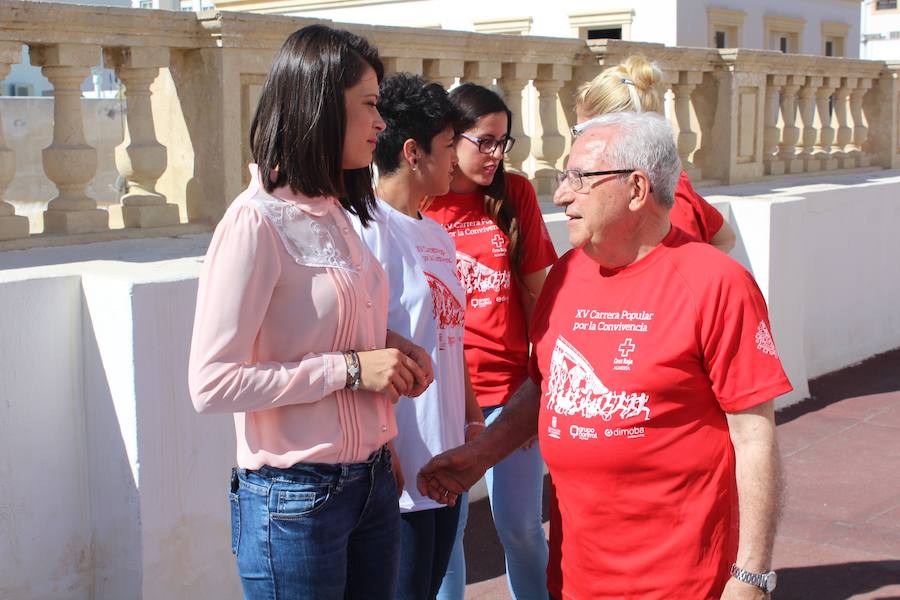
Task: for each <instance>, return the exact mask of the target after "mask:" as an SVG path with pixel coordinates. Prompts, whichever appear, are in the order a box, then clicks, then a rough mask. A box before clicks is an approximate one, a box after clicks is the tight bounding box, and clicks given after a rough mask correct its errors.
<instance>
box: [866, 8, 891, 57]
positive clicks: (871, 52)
mask: <svg viewBox="0 0 900 600" xmlns="http://www.w3.org/2000/svg"><path fill="white" fill-rule="evenodd" d="M860 12H861V15H860V24H861V27H860V29H861V30H862V32H863V34H862V40H861V49H860V58H867V59H872V60H900V7H898V2H897V0H864V1H863V3H862V8H861V11H860Z"/></svg>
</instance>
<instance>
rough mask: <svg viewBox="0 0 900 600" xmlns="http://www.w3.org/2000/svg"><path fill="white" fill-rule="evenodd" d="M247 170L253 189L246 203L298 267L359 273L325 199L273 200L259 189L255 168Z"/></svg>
mask: <svg viewBox="0 0 900 600" xmlns="http://www.w3.org/2000/svg"><path fill="white" fill-rule="evenodd" d="M250 167H251V168H250V170H251V178H252V181H251V184H250V186H251V188H254V187H255V188H256V189H255V190H253V191H254V194H253V196H251V198H250V199H249V200H248V202H249V203H250V204H251V205H252V206H254V207H256V209H257V210H259V211H260V213H262V215H263V216H264V217H265V218H266V220H268V221H269V223H271V224H272V227H273V228H274V229H275V231H276V232H277V233H278V237H279V238H280V239H281V242H282V244H284V248H285V250H286V251H287V253H288V254H290V255H291V257H292V258H293V259H294V261H295V262H296V263H297V264H298V265H304V266H308V267H326V268H328V267H330V268H336V269H346V270H350V271H358V270H360V268H361V266H362V265H360V264H358V262H357V264H354V261H353V257H354V254H355V253H354V252H353V251H352V248H351V247H350V244H348V240H347V239H346V238H345V237H344V236H343V235H342V234H341V232H340V230H339V229H338V224H337V223H336V218H335V215H334V213H333V211H329V204H328V203H329V202H330V200H329V199H325V198H322V199H318V200H319V201H317V202H316V201H314V202H309V199H305V198H297V201H287V200H281V199H279V198H276V197H274V196H272V195H270V194H268V193H266V191H265V189H263V187H262V186H261V185H260V182H259V170H258V169H257V168H256V165H251V166H250ZM341 216H342V215H341ZM346 227H349V225H348V226H345V228H346Z"/></svg>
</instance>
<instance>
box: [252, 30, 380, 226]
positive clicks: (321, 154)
mask: <svg viewBox="0 0 900 600" xmlns="http://www.w3.org/2000/svg"><path fill="white" fill-rule="evenodd" d="M369 67H371V68H372V69H373V70H374V71H375V74H376V76H377V77H378V81H379V83H380V82H381V79H382V77H383V76H384V66H383V65H382V63H381V59H380V58H379V57H378V50H376V49H375V48H374V47H373V46H371V45H370V44H369V42H367V41H366V40H365V38H362V37H360V36H358V35H354V34H352V33H350V32H349V31H343V30H340V29H332V28H330V27H325V26H324V25H309V26H307V27H304V28H302V29H298V30H297V31H295V32H294V33H292V34H291V35H290V36H289V37H288V39H287V40H285V42H284V44H283V45H282V46H281V50H279V51H278V55H277V56H276V57H275V62H274V63H272V68H271V69H270V70H269V74H268V76H267V77H266V83H265V84H264V85H263V89H262V95H261V96H260V98H259V105H258V106H257V108H256V114H255V115H254V117H253V124H252V125H251V127H250V147H251V149H252V151H253V158H254V160H255V161H256V163H257V164H258V165H259V169H260V177H261V178H262V184H263V185H264V186H265V188H266V191H268V192H271V191H272V190H274V189H275V188H278V187H281V186H284V185H288V186H290V187H291V189H292V190H294V191H295V192H298V193H301V194H303V195H305V196H309V197H316V196H335V197H337V198H338V200H339V201H340V203H341V206H343V207H344V208H345V209H346V210H347V211H349V212H351V213H354V214H356V215H358V216H359V219H360V221H362V223H363V225H365V224H367V223H368V222H369V220H371V218H372V217H371V211H372V210H373V209H374V206H375V194H374V192H373V191H372V169H371V167H364V168H362V169H347V170H345V169H344V168H343V167H342V157H343V153H344V131H345V129H346V126H347V115H346V109H345V105H344V90H345V89H347V88H348V87H351V86H353V85H354V84H356V83H358V82H359V81H360V79H362V76H363V74H364V73H365V72H366V70H367V69H368V68H369Z"/></svg>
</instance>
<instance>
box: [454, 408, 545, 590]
mask: <svg viewBox="0 0 900 600" xmlns="http://www.w3.org/2000/svg"><path fill="white" fill-rule="evenodd" d="M502 410H503V407H502V406H495V407H492V408H485V409H483V412H484V419H485V423H487V424H488V425H490V424H491V423H493V422H494V421H495V420H496V419H497V417H499V416H500V413H501V412H502ZM485 480H486V483H487V490H488V497H489V498H490V502H491V514H492V515H493V516H494V526H495V527H496V528H497V535H498V537H499V538H500V542H501V543H502V544H503V550H504V553H505V555H506V578H507V584H508V585H509V593H510V595H511V596H512V598H513V600H532V599H535V600H537V599H540V600H546V599H547V597H548V593H547V538H546V537H545V536H544V529H543V527H542V526H541V493H542V490H543V480H544V462H543V460H541V453H540V448H539V447H538V445H537V443H535V444H534V445H533V446H532V447H531V448H529V449H528V450H516V451H515V452H513V453H512V454H510V455H509V456H507V457H506V458H504V459H503V460H502V461H500V462H499V463H497V464H496V465H494V467H493V468H491V469H488V470H487V473H485ZM459 501H460V502H463V503H464V504H466V503H467V502H468V498H463V497H462V496H460V498H459ZM468 514H469V511H468V510H467V508H466V507H465V506H464V507H463V509H462V511H461V512H460V516H459V526H458V527H459V528H458V530H457V543H456V545H455V546H454V547H453V554H452V555H451V556H450V565H449V566H448V567H447V574H446V575H445V576H444V581H443V583H442V584H441V590H440V592H439V593H438V596H437V597H438V600H462V598H463V593H464V591H465V586H466V558H465V552H464V550H463V544H462V538H463V532H464V531H465V528H466V520H467V519H468Z"/></svg>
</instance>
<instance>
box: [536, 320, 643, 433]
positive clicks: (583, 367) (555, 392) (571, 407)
mask: <svg viewBox="0 0 900 600" xmlns="http://www.w3.org/2000/svg"><path fill="white" fill-rule="evenodd" d="M547 396H549V400H548V401H547V410H552V411H553V412H555V413H557V414H560V415H566V416H572V415H575V414H580V415H581V416H582V417H584V418H586V419H593V418H595V417H600V418H601V419H603V420H604V421H607V422H608V421H610V420H612V418H613V417H614V416H616V415H618V417H619V419H620V420H622V421H624V420H626V419H630V418H632V417H636V416H638V415H641V414H643V415H644V420H645V421H646V420H648V419H649V418H650V407H649V406H647V403H648V401H649V400H650V397H649V396H648V395H647V394H635V393H628V392H624V391H622V392H614V391H611V390H609V389H608V388H607V387H606V386H605V385H603V382H602V381H600V378H599V377H597V374H596V373H594V370H593V369H592V368H591V365H590V363H589V362H588V361H587V359H585V358H584V356H583V355H582V354H581V353H580V352H579V351H578V350H577V349H576V348H575V347H574V346H572V344H571V343H569V342H568V341H567V340H566V339H565V338H564V337H562V336H558V337H557V338H556V345H555V346H554V348H553V354H552V356H551V358H550V377H549V380H548V382H547Z"/></svg>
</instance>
